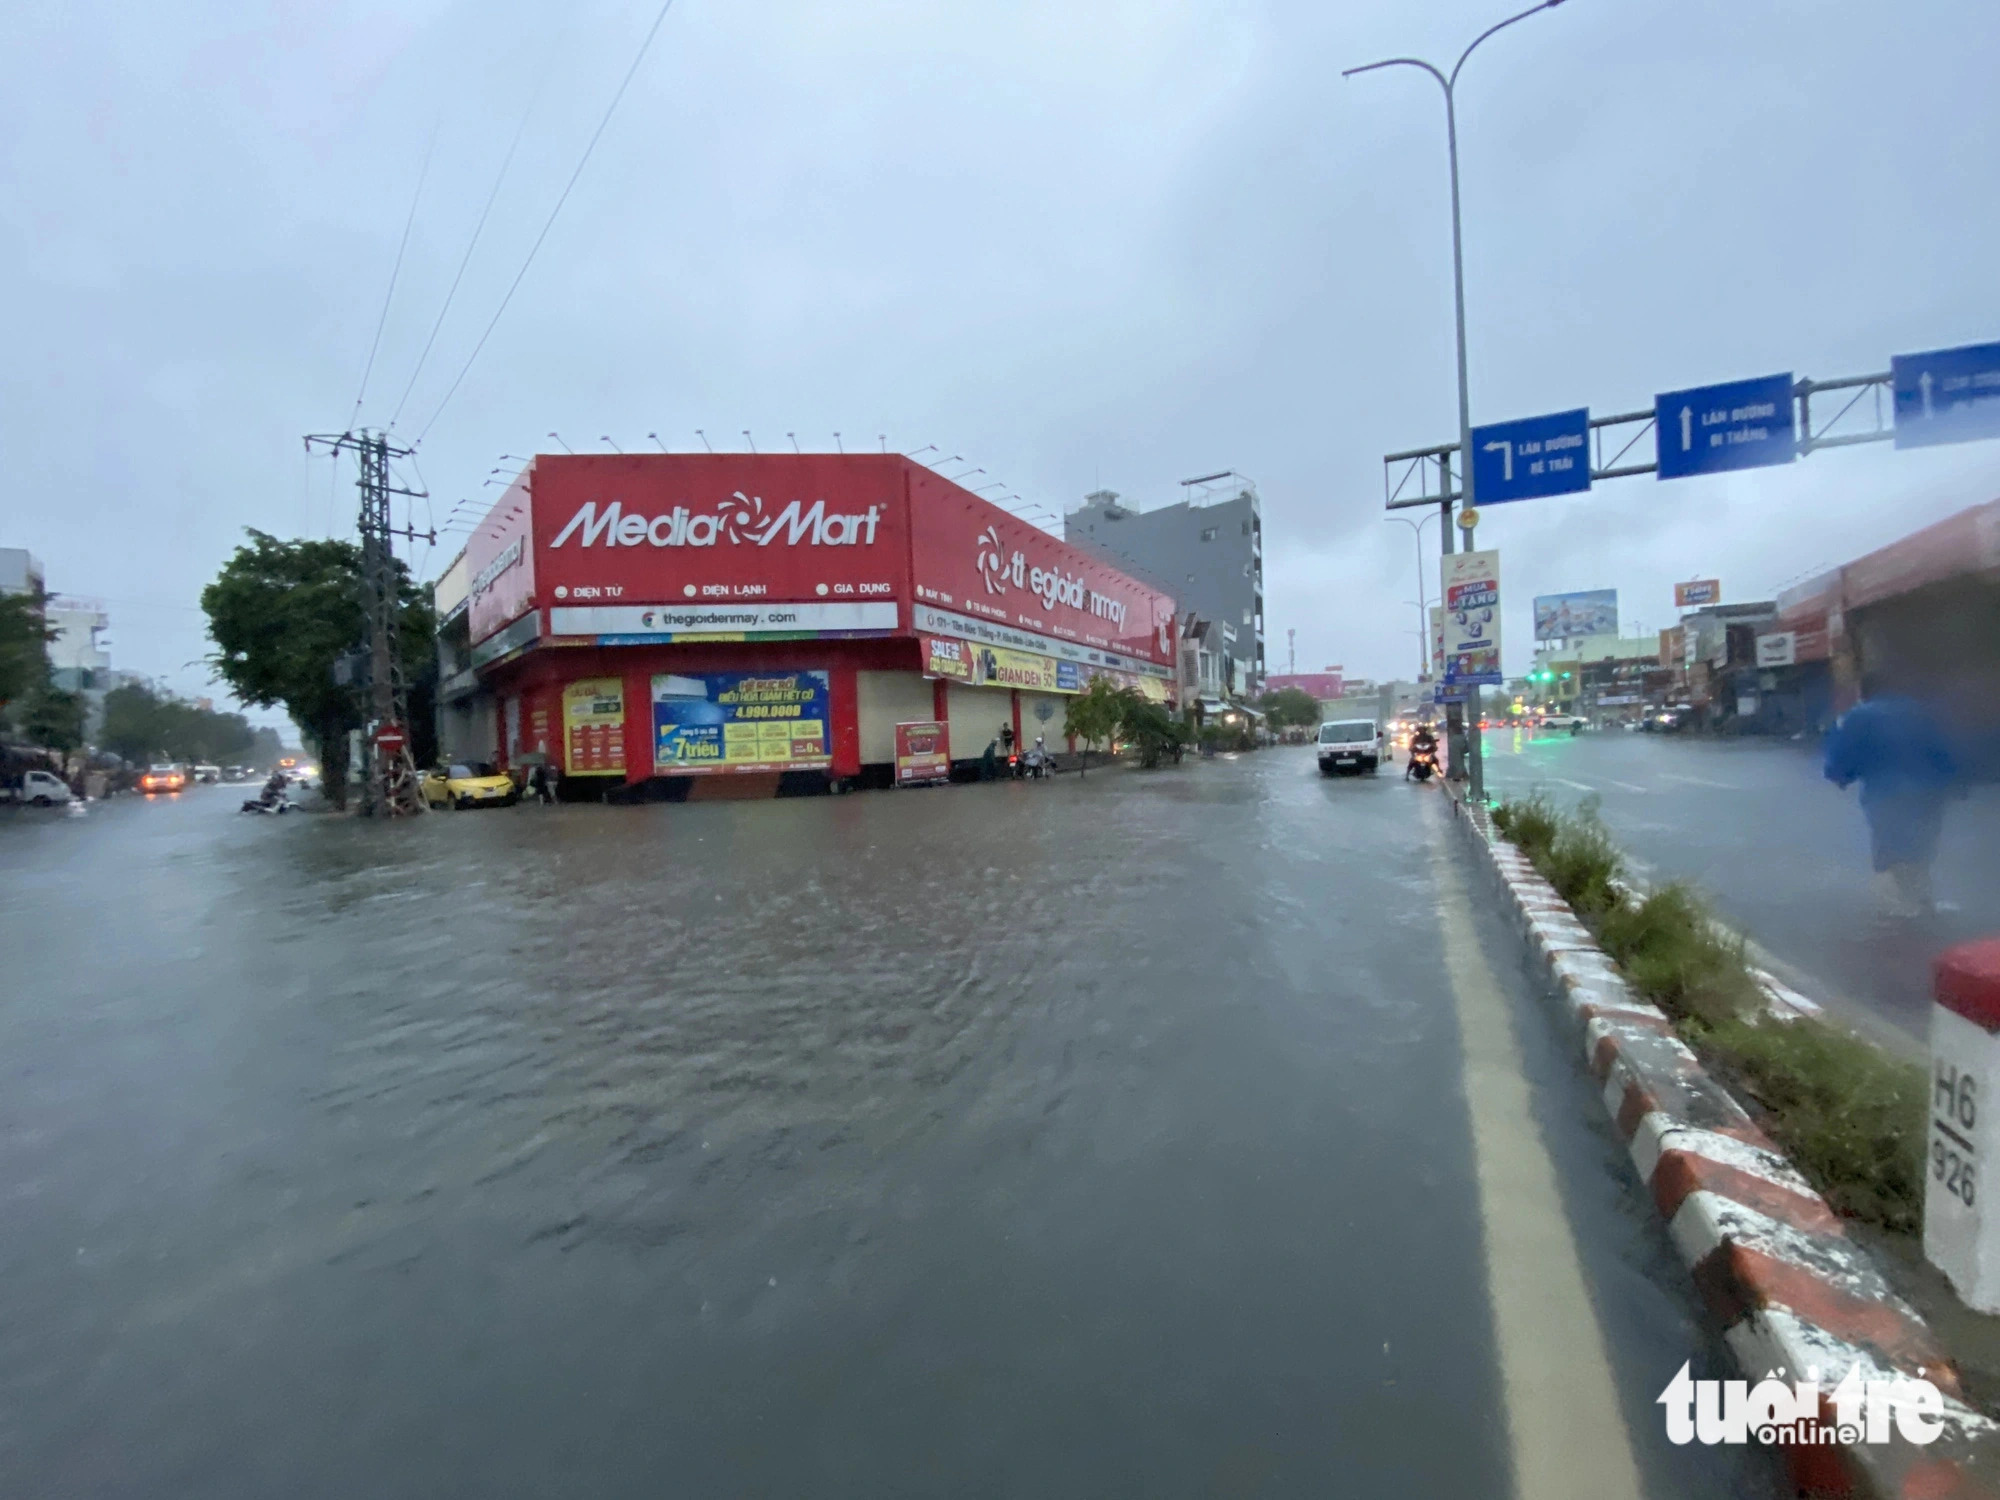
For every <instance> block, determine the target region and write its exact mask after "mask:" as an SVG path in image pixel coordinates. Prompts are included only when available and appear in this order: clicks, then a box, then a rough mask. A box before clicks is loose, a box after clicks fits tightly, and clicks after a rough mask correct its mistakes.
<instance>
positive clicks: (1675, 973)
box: [1597, 882, 1763, 1026]
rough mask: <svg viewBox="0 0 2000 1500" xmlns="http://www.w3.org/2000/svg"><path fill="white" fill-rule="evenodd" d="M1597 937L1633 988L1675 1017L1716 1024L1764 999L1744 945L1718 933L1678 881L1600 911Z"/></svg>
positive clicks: (1750, 1010) (1752, 1012)
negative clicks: (1642, 896)
mask: <svg viewBox="0 0 2000 1500" xmlns="http://www.w3.org/2000/svg"><path fill="white" fill-rule="evenodd" d="M1597 936H1598V940H1599V941H1600V942H1602V943H1603V944H1604V951H1605V952H1606V953H1609V954H1610V955H1611V956H1612V957H1613V958H1615V959H1617V960H1618V966H1619V967H1620V968H1622V969H1623V970H1624V971H1625V977H1626V978H1627V979H1629V980H1630V981H1631V982H1632V986H1633V988H1634V989H1636V990H1638V991H1639V993H1640V994H1642V995H1644V996H1645V997H1646V998H1647V999H1648V1000H1651V1001H1652V1002H1653V1003H1654V1004H1655V1005H1657V1006H1659V1007H1660V1009H1662V1010H1664V1011H1665V1012H1666V1013H1667V1014H1668V1015H1670V1016H1672V1017H1673V1018H1674V1019H1675V1020H1687V1019H1693V1020H1695V1021H1698V1022H1700V1023H1701V1024H1703V1025H1705V1026H1719V1025H1721V1024H1722V1023H1723V1022H1725V1021H1732V1020H1737V1019H1740V1018H1742V1017H1744V1016H1750V1015H1755V1014H1756V1012H1757V1009H1758V1006H1759V1004H1760V1003H1761V1001H1762V998H1763V996H1762V994H1761V992H1760V991H1759V989H1758V986H1757V981H1756V979H1755V977H1754V976H1753V975H1752V974H1751V972H1750V965H1749V962H1748V960H1747V959H1746V958H1745V957H1744V954H1743V942H1742V940H1741V939H1740V938H1737V939H1731V938H1728V937H1725V936H1724V935H1723V934H1722V933H1720V932H1718V931H1717V930H1716V928H1715V924H1714V923H1713V922H1712V921H1711V920H1710V918H1709V914H1708V909H1707V907H1705V906H1704V905H1703V904H1702V902H1701V899H1700V898H1699V897H1698V896H1696V895H1695V893H1694V892H1693V891H1691V890H1690V889H1688V887H1686V886H1685V885H1681V884H1679V883H1678V882H1676V883H1675V884H1673V885H1663V886H1661V887H1660V888H1659V889H1658V890H1656V891H1654V892H1653V893H1652V894H1651V895H1649V896H1647V897H1646V898H1645V899H1644V900H1637V901H1635V900H1632V899H1630V898H1629V897H1628V898H1625V899H1623V900H1620V901H1617V902H1615V903H1614V904H1612V905H1611V906H1609V907H1607V908H1605V910H1604V911H1603V912H1602V913H1601V914H1600V916H1599V920H1598V923H1597Z"/></svg>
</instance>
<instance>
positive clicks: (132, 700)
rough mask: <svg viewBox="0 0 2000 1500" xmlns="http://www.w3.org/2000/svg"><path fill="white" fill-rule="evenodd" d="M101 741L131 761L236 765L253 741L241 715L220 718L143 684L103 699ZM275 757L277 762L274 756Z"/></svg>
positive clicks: (115, 689)
mask: <svg viewBox="0 0 2000 1500" xmlns="http://www.w3.org/2000/svg"><path fill="white" fill-rule="evenodd" d="M97 738H98V742H99V743H100V744H101V745H103V747H104V748H105V749H107V750H114V751H116V752H117V753H118V754H120V755H122V756H124V757H125V758H126V759H127V760H153V759H156V758H160V757H164V758H166V759H168V760H182V761H196V762H200V761H225V760H233V759H235V758H236V757H237V756H239V755H241V754H242V753H243V752H244V751H246V750H248V749H249V748H250V747H251V745H252V743H253V742H254V736H253V735H252V733H251V730H250V726H249V724H248V723H246V722H245V721H244V718H243V716H242V715H241V714H231V713H218V712H216V711H215V710H214V709H212V708H203V707H202V706H201V705H200V704H199V703H189V702H188V701H187V700H186V699H184V698H177V697H175V696H174V695H173V694H171V693H156V692H154V691H153V689H152V688H150V687H148V686H147V685H146V684H144V683H142V682H134V683H126V684H125V685H124V686H122V687H115V688H113V689H112V690H111V691H110V692H108V693H106V694H105V695H104V727H103V729H102V730H101V731H100V732H99V734H98V737H97ZM274 758H275V757H274Z"/></svg>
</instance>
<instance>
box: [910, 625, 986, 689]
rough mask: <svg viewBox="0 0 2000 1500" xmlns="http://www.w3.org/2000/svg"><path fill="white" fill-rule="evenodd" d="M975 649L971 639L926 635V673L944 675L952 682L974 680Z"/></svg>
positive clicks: (924, 648)
mask: <svg viewBox="0 0 2000 1500" xmlns="http://www.w3.org/2000/svg"><path fill="white" fill-rule="evenodd" d="M974 649H975V648H974V646H973V645H972V643H971V642H970V641H950V640H946V639H944V638H943V637H942V636H935V635H927V636H925V637H924V638H923V650H924V675H925V676H927V677H943V678H947V679H949V680H950V681H952V682H970V681H972V673H973V665H972V653H973V651H974Z"/></svg>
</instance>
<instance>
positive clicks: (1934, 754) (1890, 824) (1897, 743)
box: [1825, 675, 1958, 917]
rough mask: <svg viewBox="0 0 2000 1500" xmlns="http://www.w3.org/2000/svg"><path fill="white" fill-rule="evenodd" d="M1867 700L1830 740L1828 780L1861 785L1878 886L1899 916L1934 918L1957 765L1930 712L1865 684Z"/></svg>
mask: <svg viewBox="0 0 2000 1500" xmlns="http://www.w3.org/2000/svg"><path fill="white" fill-rule="evenodd" d="M1861 691H1862V701H1861V702H1859V703H1857V704H1856V705H1855V706H1854V707H1853V708H1851V709H1849V710H1848V711H1847V712H1846V713H1845V714H1843V715H1841V718H1840V722H1839V723H1837V724H1835V725H1834V726H1833V731H1832V733H1830V734H1828V735H1827V737H1826V767H1825V769H1826V779H1827V780H1828V781H1831V782H1832V783H1833V784H1834V785H1835V786H1839V787H1846V786H1851V785H1852V784H1853V783H1854V782H1856V781H1859V782H1860V783H1861V811H1862V812H1863V813H1864V814H1865V815H1866V816H1867V819H1868V836H1869V844H1870V852H1871V854H1872V855H1873V860H1874V866H1875V885H1876V891H1877V895H1878V897H1879V898H1880V900H1881V902H1882V905H1883V908H1884V910H1885V911H1887V912H1888V913H1889V914H1890V915H1892V916H1898V917H1916V916H1923V915H1926V914H1928V913H1929V912H1930V910H1931V908H1932V902H1931V865H1932V863H1933V862H1934V861H1935V860H1936V859H1937V847H1938V836H1939V834H1940V833H1942V832H1943V828H1944V806H1945V803H1946V802H1947V801H1949V800H1950V799H1951V797H1952V796H1953V795H1954V793H1955V792H1957V790H1958V762H1957V758H1956V757H1955V756H1953V754H1952V751H1951V746H1950V745H1949V744H1948V743H1947V742H1946V739H1945V736H1944V732H1943V731H1942V730H1941V729H1940V728H1939V727H1938V724H1937V721H1936V720H1935V719H1934V718H1932V717H1931V713H1930V711H1929V710H1928V709H1927V708H1925V707H1924V705H1923V704H1921V703H1919V702H1918V701H1917V700H1916V699H1914V698H1906V697H1903V696H1902V695H1900V694H1896V693H1891V692H1888V691H1886V690H1885V689H1884V686H1883V684H1881V683H1880V682H1879V681H1878V680H1876V679H1875V678H1874V677H1873V676H1872V675H1869V676H1866V677H1864V678H1863V680H1862V687H1861Z"/></svg>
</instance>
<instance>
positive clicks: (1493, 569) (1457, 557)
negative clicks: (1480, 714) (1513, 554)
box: [1440, 550, 1501, 687]
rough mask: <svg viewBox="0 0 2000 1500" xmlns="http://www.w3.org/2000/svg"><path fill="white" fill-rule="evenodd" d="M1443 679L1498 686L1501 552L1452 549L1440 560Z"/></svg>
mask: <svg viewBox="0 0 2000 1500" xmlns="http://www.w3.org/2000/svg"><path fill="white" fill-rule="evenodd" d="M1442 563H1443V567H1442V569H1441V573H1442V577H1441V579H1440V582H1441V584H1442V588H1441V590H1440V597H1441V598H1442V599H1443V600H1444V680H1445V682H1446V684H1447V685H1449V686H1452V687H1482V686H1497V685H1498V684H1499V683H1500V681H1501V676H1500V554H1499V552H1498V551H1495V550H1489V551H1485V552H1452V553H1448V554H1446V556H1445V557H1444V558H1443V559H1442Z"/></svg>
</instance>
